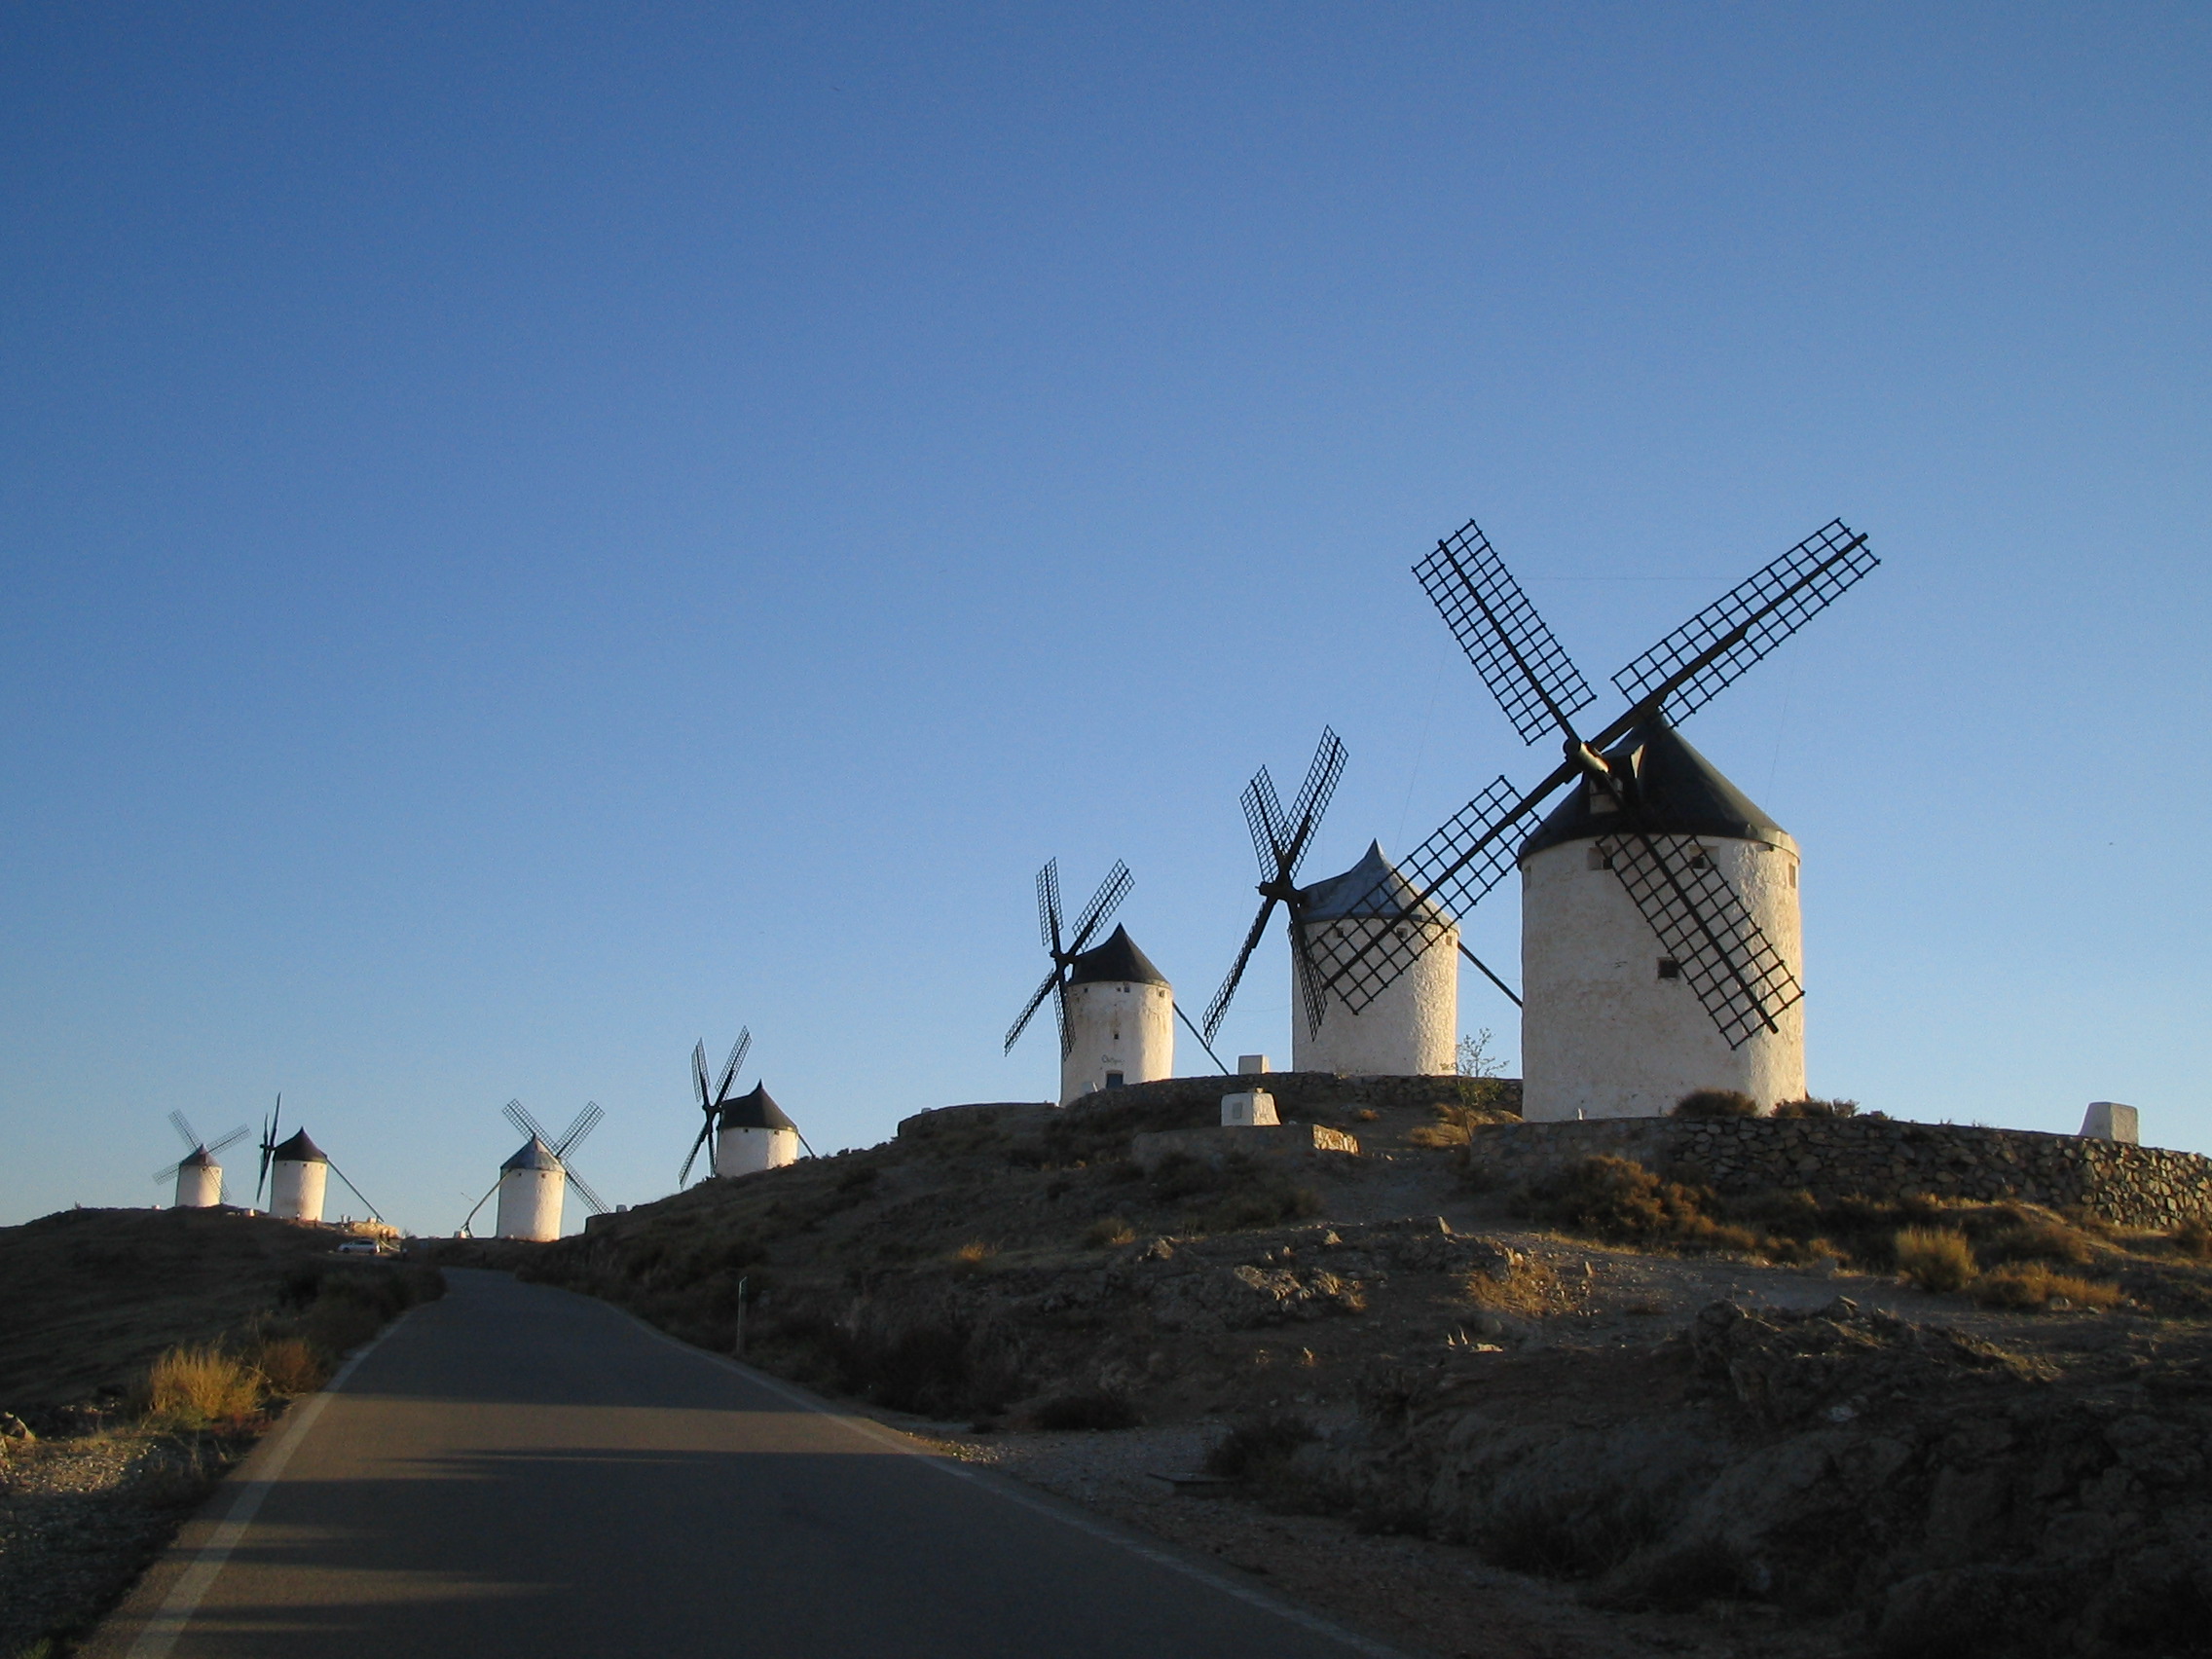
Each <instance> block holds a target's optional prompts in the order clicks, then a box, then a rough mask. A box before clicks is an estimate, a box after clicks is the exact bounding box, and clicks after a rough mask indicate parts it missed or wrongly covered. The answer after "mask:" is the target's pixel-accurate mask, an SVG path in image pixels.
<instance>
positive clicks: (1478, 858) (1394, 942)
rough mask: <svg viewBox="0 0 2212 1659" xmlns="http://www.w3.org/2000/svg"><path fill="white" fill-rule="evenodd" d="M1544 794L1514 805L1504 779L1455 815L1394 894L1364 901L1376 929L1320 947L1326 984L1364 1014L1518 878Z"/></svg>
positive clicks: (1410, 865)
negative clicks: (1501, 886)
mask: <svg viewBox="0 0 2212 1659" xmlns="http://www.w3.org/2000/svg"><path fill="white" fill-rule="evenodd" d="M1548 793H1550V791H1549V790H1548V789H1547V790H1546V791H1544V792H1543V794H1548ZM1543 794H1534V795H1524V796H1522V797H1521V798H1520V799H1518V800H1516V799H1515V798H1514V794H1513V786H1512V785H1511V784H1509V783H1507V782H1506V781H1505V780H1504V779H1503V778H1498V779H1496V780H1494V781H1493V783H1492V784H1491V786H1490V787H1489V788H1488V789H1486V790H1484V791H1483V793H1481V794H1479V795H1477V796H1475V798H1474V799H1473V800H1470V801H1469V802H1467V804H1466V805H1465V806H1462V807H1461V808H1460V809H1459V810H1458V811H1457V812H1456V813H1454V814H1453V815H1452V817H1451V818H1450V819H1448V820H1446V822H1445V823H1444V824H1443V825H1442V826H1440V827H1439V828H1438V829H1437V830H1436V831H1435V833H1433V834H1432V835H1430V836H1429V838H1428V839H1427V840H1425V841H1423V842H1422V843H1421V844H1420V845H1419V846H1418V847H1416V848H1415V849H1414V850H1413V852H1412V853H1411V854H1409V855H1408V856H1407V857H1406V858H1404V859H1403V860H1401V861H1400V862H1399V864H1398V874H1399V876H1400V877H1401V878H1402V880H1401V883H1400V884H1397V885H1396V888H1395V891H1394V892H1393V891H1389V890H1386V889H1385V887H1382V886H1378V887H1375V888H1372V889H1370V890H1369V891H1368V892H1367V894H1366V895H1365V896H1364V900H1363V903H1362V904H1361V906H1360V907H1361V908H1363V909H1366V910H1369V911H1370V912H1373V913H1374V914H1375V915H1376V917H1377V919H1376V921H1375V922H1374V923H1373V924H1372V925H1371V926H1370V927H1369V928H1367V929H1366V930H1364V931H1362V932H1359V933H1354V932H1352V931H1350V930H1345V929H1340V930H1338V931H1337V933H1336V934H1335V936H1334V937H1333V938H1332V939H1330V940H1327V941H1326V942H1325V943H1324V944H1323V945H1322V947H1321V949H1320V950H1319V952H1318V953H1317V954H1318V956H1319V960H1318V961H1317V962H1316V964H1315V970H1316V973H1317V975H1318V977H1319V978H1320V981H1321V982H1322V984H1324V985H1325V986H1326V987H1327V988H1328V989H1329V990H1331V991H1334V992H1335V993H1336V994H1337V996H1338V997H1339V998H1340V999H1342V1001H1343V1002H1344V1004H1345V1006H1346V1008H1348V1009H1350V1010H1351V1012H1352V1013H1354V1014H1363V1013H1365V1012H1366V1011H1367V1009H1368V1007H1369V1005H1371V1004H1372V1003H1373V1002H1374V1001H1375V999H1376V998H1377V997H1379V996H1381V995H1382V994H1383V992H1384V991H1386V990H1388V989H1389V988H1390V986H1391V984H1392V983H1393V982H1394V981H1395V980H1396V979H1397V977H1398V976H1399V975H1401V974H1403V973H1404V972H1405V971H1406V970H1407V969H1408V968H1411V967H1412V966H1413V965H1414V964H1415V963H1416V962H1418V961H1419V960H1420V958H1421V954H1422V953H1423V952H1424V951H1426V950H1428V949H1429V948H1430V947H1431V946H1432V945H1435V944H1438V943H1441V942H1442V941H1443V940H1445V939H1446V938H1447V937H1448V935H1449V932H1450V930H1451V928H1453V927H1454V926H1456V925H1457V923H1458V921H1459V918H1461V917H1462V916H1464V915H1466V914H1467V913H1468V912H1469V911H1470V910H1472V909H1473V908H1474V907H1475V906H1476V905H1477V904H1479V903H1482V901H1483V897H1484V895H1485V894H1487V893H1489V892H1490V890H1491V889H1492V888H1493V887H1495V886H1496V885H1497V884H1498V883H1499V882H1500V881H1502V880H1503V879H1504V878H1505V877H1506V875H1507V874H1509V873H1510V872H1511V871H1512V870H1513V868H1514V867H1515V855H1516V854H1517V853H1518V851H1519V849H1520V846H1521V842H1522V840H1523V839H1524V838H1525V837H1526V836H1527V835H1528V834H1529V832H1530V830H1533V829H1534V828H1535V827H1536V825H1537V824H1538V823H1540V822H1541V821H1542V818H1543Z"/></svg>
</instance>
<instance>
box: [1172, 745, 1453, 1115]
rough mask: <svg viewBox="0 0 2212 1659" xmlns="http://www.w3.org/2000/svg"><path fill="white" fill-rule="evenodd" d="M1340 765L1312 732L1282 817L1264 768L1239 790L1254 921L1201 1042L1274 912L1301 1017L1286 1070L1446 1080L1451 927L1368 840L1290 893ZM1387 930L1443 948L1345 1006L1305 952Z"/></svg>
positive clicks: (1345, 945) (1331, 950) (1334, 949)
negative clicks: (1300, 780)
mask: <svg viewBox="0 0 2212 1659" xmlns="http://www.w3.org/2000/svg"><path fill="white" fill-rule="evenodd" d="M1344 768H1345V746H1344V744H1343V743H1342V742H1341V741H1340V740H1339V739H1338V737H1337V734H1336V733H1335V732H1333V731H1331V730H1329V729H1328V728H1327V727H1326V726H1324V727H1323V728H1322V730H1321V742H1320V745H1319V747H1317V748H1316V749H1315V750H1314V751H1313V760H1312V763H1311V764H1310V765H1309V766H1308V767H1307V769H1306V784H1305V787H1304V788H1303V789H1301V790H1300V791H1299V792H1298V799H1297V800H1296V801H1295V802H1293V803H1292V805H1291V809H1290V811H1289V812H1288V813H1287V814H1286V813H1285V812H1284V811H1283V809H1282V803H1281V800H1280V797H1278V796H1277V795H1276V793H1275V786H1274V780H1273V779H1272V777H1270V776H1269V775H1268V769H1267V768H1266V767H1265V766H1263V767H1261V768H1260V770H1259V771H1258V772H1257V773H1256V774H1254V776H1253V778H1252V781H1251V782H1250V783H1249V784H1247V785H1246V786H1245V788H1244V794H1243V800H1242V803H1243V807H1244V823H1245V827H1246V828H1247V829H1248V830H1251V832H1252V850H1253V852H1254V853H1255V854H1257V855H1258V857H1259V861H1260V913H1259V914H1258V915H1257V916H1255V917H1254V918H1253V920H1252V926H1251V928H1250V930H1249V931H1248V932H1246V934H1245V936H1244V946H1243V948H1242V949H1241V950H1239V951H1238V952H1237V953H1236V960H1235V963H1234V964H1232V965H1231V967H1230V970H1229V975H1228V977H1226V978H1225V979H1223V980H1222V982H1221V989H1220V990H1218V991H1216V992H1215V993H1214V999H1213V1001H1212V1003H1211V1004H1209V1005H1208V1006H1207V1008H1206V1016H1205V1030H1204V1035H1205V1039H1206V1041H1207V1042H1208V1043H1211V1042H1212V1040H1213V1038H1214V1036H1215V1034H1216V1033H1217V1032H1218V1031H1219V1030H1220V1029H1221V1022H1222V1019H1223V1017H1224V1016H1225V1015H1226V1014H1228V1013H1229V1004H1230V1000H1231V999H1232V998H1233V997H1235V994H1236V986H1237V983H1238V981H1239V980H1240V979H1242V977H1243V976H1244V968H1245V965H1246V964H1247V963H1248V962H1250V960H1251V958H1252V952H1253V950H1254V949H1255V948H1257V947H1258V945H1259V942H1260V938H1261V936H1262V935H1263V934H1265V933H1266V932H1267V928H1268V919H1269V917H1270V916H1272V914H1273V913H1274V907H1275V906H1276V905H1277V904H1281V905H1282V906H1283V908H1284V910H1285V911H1286V912H1287V915H1288V919H1289V926H1288V928H1287V930H1286V931H1287V932H1288V934H1289V939H1290V963H1291V977H1292V981H1293V982H1294V983H1295V984H1296V986H1297V988H1298V1001H1299V1004H1300V1006H1301V1008H1302V1009H1303V1011H1304V1014H1305V1018H1304V1019H1303V1020H1302V1021H1297V1022H1294V1026H1293V1030H1292V1033H1291V1065H1292V1067H1293V1068H1294V1069H1295V1070H1298V1071H1321V1072H1337V1073H1340V1074H1344V1075H1347V1076H1416V1075H1423V1074H1429V1073H1435V1072H1449V1071H1451V1070H1452V1069H1453V1066H1454V1064H1455V1062H1456V1056H1457V1021H1458V1011H1459V962H1458V958H1459V956H1460V955H1469V956H1471V955H1472V953H1471V952H1468V951H1466V950H1465V947H1464V946H1461V945H1460V944H1459V934H1458V930H1457V928H1456V927H1454V926H1453V925H1452V921H1451V918H1450V917H1449V916H1446V915H1443V914H1442V913H1440V912H1438V911H1437V910H1435V909H1434V907H1433V906H1424V905H1420V904H1415V903H1409V901H1411V900H1412V899H1414V898H1415V894H1414V892H1413V889H1412V888H1411V887H1410V886H1409V885H1408V884H1407V883H1406V882H1404V881H1403V880H1402V879H1400V877H1399V876H1398V874H1397V871H1396V870H1395V869H1394V868H1393V867H1392V866H1391V865H1390V862H1389V860H1387V859H1386V858H1384V857H1383V848H1382V845H1381V843H1380V842H1376V843H1371V844H1370V845H1369V847H1368V849H1367V853H1366V856H1365V857H1363V858H1362V859H1361V860H1360V861H1359V863H1357V864H1355V865H1353V866H1351V868H1350V869H1348V870H1346V871H1345V873H1344V874H1342V875H1338V876H1332V877H1330V878H1329V879H1328V880H1326V881H1317V882H1314V883H1313V884H1312V885H1311V886H1309V887H1301V886H1299V885H1298V881H1297V876H1298V867H1299V866H1300V865H1301V864H1303V863H1304V862H1305V859H1306V855H1307V854H1308V853H1309V852H1310V851H1311V850H1312V846H1313V838H1314V836H1315V835H1317V834H1318V833H1319V832H1320V828H1321V816H1322V814H1323V813H1325V812H1326V811H1327V810H1328V807H1329V799H1330V797H1331V796H1332V795H1333V794H1334V793H1336V788H1337V780H1338V778H1339V777H1340V776H1341V775H1342V774H1343V772H1344ZM1391 929H1395V930H1397V931H1399V932H1401V933H1403V934H1404V935H1405V936H1406V937H1407V938H1408V939H1409V940H1418V941H1419V942H1422V943H1424V944H1427V943H1434V944H1439V945H1442V946H1444V948H1442V949H1437V950H1427V949H1423V950H1422V951H1421V952H1420V953H1419V955H1418V956H1417V957H1416V958H1415V960H1414V961H1413V962H1412V963H1411V964H1410V965H1409V966H1408V968H1407V969H1406V971H1405V972H1404V973H1403V974H1402V975H1400V976H1399V977H1398V978H1397V979H1396V981H1394V982H1393V983H1392V984H1391V985H1389V986H1388V987H1387V988H1386V989H1384V990H1383V992H1382V993H1381V994H1380V995H1379V996H1377V997H1374V998H1372V999H1369V1000H1367V1001H1363V1002H1362V1003H1361V1004H1360V1006H1358V1007H1357V1008H1354V1007H1352V1006H1351V1005H1349V1004H1347V1003H1346V1001H1345V1000H1344V998H1343V997H1342V996H1340V995H1339V994H1337V992H1336V991H1334V990H1333V989H1332V988H1331V987H1330V986H1329V985H1328V983H1327V981H1326V979H1325V977H1323V976H1322V975H1321V974H1320V973H1318V972H1317V971H1316V966H1315V962H1316V953H1321V954H1327V955H1330V956H1337V955H1342V954H1345V953H1346V952H1348V951H1351V950H1354V949H1356V948H1357V947H1358V946H1360V945H1361V944H1364V943H1365V942H1366V940H1368V938H1369V937H1370V936H1371V935H1373V934H1375V933H1378V932H1382V931H1386V930H1391ZM1477 966H1480V964H1479V963H1478V964H1477ZM1483 971H1484V972H1485V973H1488V972H1489V970H1488V969H1487V968H1486V969H1484V970H1483Z"/></svg>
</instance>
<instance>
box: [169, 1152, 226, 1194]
mask: <svg viewBox="0 0 2212 1659" xmlns="http://www.w3.org/2000/svg"><path fill="white" fill-rule="evenodd" d="M222 1201H223V1166H222V1165H221V1164H219V1163H217V1162H216V1161H215V1160H214V1157H213V1155H212V1154H210V1153H209V1152H208V1150H207V1149H206V1148H205V1147H203V1146H196V1147H194V1148H193V1149H192V1156H191V1157H190V1158H187V1159H185V1160H184V1161H183V1162H181V1163H179V1164H178V1165H177V1166H176V1207H177V1208H178V1209H212V1208H213V1207H214V1206H215V1205H217V1204H219V1203H221V1202H222Z"/></svg>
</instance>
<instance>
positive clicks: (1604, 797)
mask: <svg viewBox="0 0 2212 1659" xmlns="http://www.w3.org/2000/svg"><path fill="white" fill-rule="evenodd" d="M1620 809H1621V803H1620V802H1619V801H1617V800H1615V799H1614V798H1613V794H1612V792H1611V791H1610V790H1608V789H1606V788H1605V786H1604V784H1601V783H1599V782H1598V781H1597V780H1596V779H1592V780H1591V783H1590V810H1591V811H1592V812H1618V811H1620Z"/></svg>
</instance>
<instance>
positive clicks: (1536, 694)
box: [1414, 519, 1597, 743]
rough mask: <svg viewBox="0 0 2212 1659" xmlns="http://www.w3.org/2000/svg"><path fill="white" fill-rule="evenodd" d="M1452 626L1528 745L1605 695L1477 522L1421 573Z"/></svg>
mask: <svg viewBox="0 0 2212 1659" xmlns="http://www.w3.org/2000/svg"><path fill="white" fill-rule="evenodd" d="M1414 574H1415V575H1416V576H1418V577H1419V579H1420V585H1421V586H1422V588H1424V589H1425V590H1426V591H1427V593H1428V597H1429V601H1430V603H1431V604H1433V605H1434V606H1435V607H1436V608H1437V609H1438V611H1440V612H1441V613H1442V614H1443V617H1444V621H1445V624H1446V626H1448V627H1449V628H1450V629H1451V630H1452V635H1453V637H1454V638H1455V639H1456V640H1457V641H1458V642H1459V648H1460V649H1461V650H1463V651H1465V652H1466V653H1467V660H1468V661H1469V662H1471V663H1473V664H1474V665H1475V672H1476V673H1478V674H1480V675H1481V676H1482V677H1483V683H1484V684H1485V685H1487V686H1489V687H1490V693H1491V695H1492V696H1493V697H1495V698H1496V699H1497V706H1498V707H1499V708H1501V709H1503V710H1504V711H1505V718H1506V719H1509V720H1511V721H1512V722H1513V729H1514V730H1515V731H1517V732H1519V733H1520V734H1521V741H1522V742H1524V743H1534V742H1535V741H1536V739H1538V738H1539V737H1544V736H1547V735H1549V734H1551V733H1553V732H1555V731H1557V730H1558V729H1559V727H1560V726H1561V725H1562V724H1564V723H1565V722H1566V721H1567V720H1568V719H1572V718H1573V717H1574V716H1575V715H1577V714H1579V713H1581V711H1582V710H1584V709H1586V708H1588V707H1589V706H1590V703H1591V700H1592V699H1593V698H1594V697H1595V696H1596V695H1597V693H1595V692H1594V691H1592V690H1591V689H1590V682H1588V681H1586V680H1584V679H1583V678H1582V671H1581V670H1580V669H1578V668H1576V667H1575V666H1574V662H1573V659H1571V658H1570V657H1568V655H1567V652H1566V650H1565V649H1564V648H1563V647H1562V646H1561V645H1560V643H1559V641H1558V640H1556V639H1555V638H1553V636H1552V631H1551V629H1550V627H1549V626H1548V625H1547V624H1546V623H1545V621H1544V619H1543V618H1542V617H1541V616H1539V615H1537V614H1536V608H1535V607H1534V606H1533V605H1530V603H1529V596H1528V595H1527V594H1525V593H1523V592H1522V591H1521V584H1520V583H1519V582H1517V581H1515V580H1514V579H1513V572H1512V571H1508V570H1507V569H1506V568H1505V562H1504V561H1503V560H1502V559H1500V558H1499V557H1498V556H1497V553H1496V551H1495V550H1494V549H1493V547H1492V546H1491V544H1490V538H1489V537H1488V536H1486V535H1483V533H1482V531H1481V529H1480V528H1478V527H1477V525H1476V524H1475V521H1474V520H1473V519H1469V520H1468V521H1467V522H1466V524H1465V525H1463V526H1462V527H1461V528H1460V531H1459V534H1458V535H1455V536H1453V537H1452V538H1451V539H1449V540H1447V541H1439V542H1438V543H1437V544H1436V551H1435V552H1433V553H1431V554H1430V555H1429V556H1428V557H1427V558H1425V559H1423V560H1422V561H1421V562H1420V563H1419V564H1418V565H1416V566H1415V567H1414Z"/></svg>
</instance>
